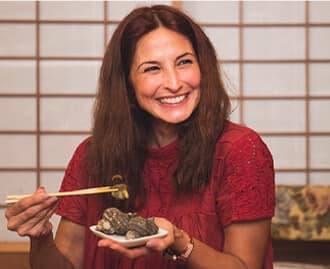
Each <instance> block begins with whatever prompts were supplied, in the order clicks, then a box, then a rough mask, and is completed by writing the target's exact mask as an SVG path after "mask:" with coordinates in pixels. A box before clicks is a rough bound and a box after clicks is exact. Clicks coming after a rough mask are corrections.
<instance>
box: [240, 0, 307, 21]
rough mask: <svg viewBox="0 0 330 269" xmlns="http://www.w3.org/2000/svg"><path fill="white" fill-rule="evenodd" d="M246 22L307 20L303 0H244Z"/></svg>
mask: <svg viewBox="0 0 330 269" xmlns="http://www.w3.org/2000/svg"><path fill="white" fill-rule="evenodd" d="M243 5H244V12H243V14H244V22H245V23H277V22H288V23H301V22H305V3H304V2H303V1H244V3H243Z"/></svg>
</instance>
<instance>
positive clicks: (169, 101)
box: [130, 27, 201, 124]
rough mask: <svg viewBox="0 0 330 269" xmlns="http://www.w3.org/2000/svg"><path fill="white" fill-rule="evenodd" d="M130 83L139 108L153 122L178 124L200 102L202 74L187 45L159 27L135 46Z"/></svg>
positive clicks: (183, 39)
mask: <svg viewBox="0 0 330 269" xmlns="http://www.w3.org/2000/svg"><path fill="white" fill-rule="evenodd" d="M130 79H131V82H132V84H133V87H134V91H135V96H136V99H137V101H138V103H139V105H140V107H141V108H142V109H143V110H145V111H147V112H148V113H149V114H151V115H152V116H153V117H154V118H155V119H159V120H160V121H162V122H166V123H172V124H175V123H179V122H182V121H184V120H186V119H188V118H189V117H190V115H191V114H192V112H193V111H194V109H195V108H196V106H197V105H198V102H199V99H200V80H201V74H200V69H199V64H198V62H197V58H196V55H195V52H194V49H193V48H192V45H191V43H190V41H189V40H188V39H187V38H186V37H185V36H183V35H181V34H179V33H177V32H174V31H171V30H169V29H167V28H164V27H160V28H157V29H156V30H153V31H151V32H149V33H148V34H146V35H145V36H143V37H142V38H141V39H140V40H139V41H138V43H137V45H136V50H135V54H134V58H133V63H132V66H131V71H130Z"/></svg>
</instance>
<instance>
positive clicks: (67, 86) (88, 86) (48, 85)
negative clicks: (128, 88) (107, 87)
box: [40, 61, 101, 94]
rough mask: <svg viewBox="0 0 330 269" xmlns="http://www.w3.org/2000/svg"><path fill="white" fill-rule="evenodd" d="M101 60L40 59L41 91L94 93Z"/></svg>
mask: <svg viewBox="0 0 330 269" xmlns="http://www.w3.org/2000/svg"><path fill="white" fill-rule="evenodd" d="M100 66H101V61H41V63H40V88H41V92H42V93H55V94H59V93H64V94H69V93H89V94H95V93H96V89H97V83H98V76H99V69H100Z"/></svg>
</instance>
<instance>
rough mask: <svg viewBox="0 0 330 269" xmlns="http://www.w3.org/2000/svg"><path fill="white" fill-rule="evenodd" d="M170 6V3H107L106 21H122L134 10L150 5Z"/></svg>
mask: <svg viewBox="0 0 330 269" xmlns="http://www.w3.org/2000/svg"><path fill="white" fill-rule="evenodd" d="M158 4H161V5H171V1H108V2H107V7H108V10H107V11H108V19H110V20H122V19H123V18H124V17H125V16H126V15H127V14H128V13H129V12H131V11H132V10H133V9H134V8H136V7H140V6H145V5H147V6H150V5H158Z"/></svg>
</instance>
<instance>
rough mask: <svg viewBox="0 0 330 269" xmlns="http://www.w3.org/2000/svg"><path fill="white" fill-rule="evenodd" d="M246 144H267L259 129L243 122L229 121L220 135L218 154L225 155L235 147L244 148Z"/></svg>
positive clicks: (217, 147) (217, 146)
mask: <svg viewBox="0 0 330 269" xmlns="http://www.w3.org/2000/svg"><path fill="white" fill-rule="evenodd" d="M246 144H255V145H256V144H257V145H259V144H260V145H262V146H265V143H264V142H263V140H262V138H261V137H260V135H259V134H258V132H257V131H255V130H253V129H252V128H250V127H247V126H244V125H242V124H238V123H234V122H231V121H228V122H227V125H226V128H225V130H224V132H223V133H222V135H221V136H220V137H219V139H218V142H217V145H216V156H218V157H220V156H222V157H224V156H226V155H227V153H229V152H230V151H232V149H233V148H237V149H239V148H242V147H244V145H246Z"/></svg>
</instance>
